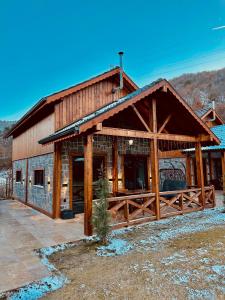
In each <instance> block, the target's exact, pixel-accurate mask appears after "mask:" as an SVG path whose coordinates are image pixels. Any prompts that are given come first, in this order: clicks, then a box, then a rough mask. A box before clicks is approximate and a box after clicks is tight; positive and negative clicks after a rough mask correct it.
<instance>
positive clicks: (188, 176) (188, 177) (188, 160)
mask: <svg viewBox="0 0 225 300" xmlns="http://www.w3.org/2000/svg"><path fill="white" fill-rule="evenodd" d="M191 179H192V178H191V157H190V156H187V157H186V180H187V184H188V186H191V185H192V180H191Z"/></svg>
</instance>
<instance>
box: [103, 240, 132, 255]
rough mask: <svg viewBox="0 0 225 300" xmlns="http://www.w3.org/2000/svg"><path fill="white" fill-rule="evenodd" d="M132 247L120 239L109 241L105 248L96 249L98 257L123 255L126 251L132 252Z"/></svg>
mask: <svg viewBox="0 0 225 300" xmlns="http://www.w3.org/2000/svg"><path fill="white" fill-rule="evenodd" d="M132 249H133V246H132V245H131V244H130V243H128V242H127V241H125V240H122V239H111V240H110V241H109V244H108V245H106V246H100V247H98V248H97V255H98V256H117V255H124V254H125V253H127V252H128V251H130V250H132Z"/></svg>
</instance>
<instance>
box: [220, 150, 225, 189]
mask: <svg viewBox="0 0 225 300" xmlns="http://www.w3.org/2000/svg"><path fill="white" fill-rule="evenodd" d="M221 165H222V185H223V191H225V151H222V152H221Z"/></svg>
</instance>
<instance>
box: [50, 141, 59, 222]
mask: <svg viewBox="0 0 225 300" xmlns="http://www.w3.org/2000/svg"><path fill="white" fill-rule="evenodd" d="M53 168H54V169H53V182H50V184H53V218H60V205H61V176H62V172H61V170H62V163H61V144H59V143H55V145H54V167H53Z"/></svg>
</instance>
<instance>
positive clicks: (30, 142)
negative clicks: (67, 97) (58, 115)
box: [12, 113, 54, 161]
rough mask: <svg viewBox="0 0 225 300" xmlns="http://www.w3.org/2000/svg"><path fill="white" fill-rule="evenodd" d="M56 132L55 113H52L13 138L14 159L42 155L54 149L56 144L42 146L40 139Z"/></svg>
mask: <svg viewBox="0 0 225 300" xmlns="http://www.w3.org/2000/svg"><path fill="white" fill-rule="evenodd" d="M53 132H54V114H53V113H52V114H50V115H49V116H47V117H46V118H44V119H43V120H41V121H40V122H39V123H37V124H35V125H34V126H32V127H30V128H29V129H27V130H26V131H25V132H23V133H22V134H21V135H19V136H17V137H15V138H13V145H12V160H13V161H14V160H18V159H23V158H27V157H32V156H37V155H42V154H46V153H50V152H53V151H54V148H53V147H54V145H52V144H50V145H46V146H42V145H40V144H38V141H39V140H40V139H42V138H44V137H46V136H48V135H49V134H51V133H53Z"/></svg>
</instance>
